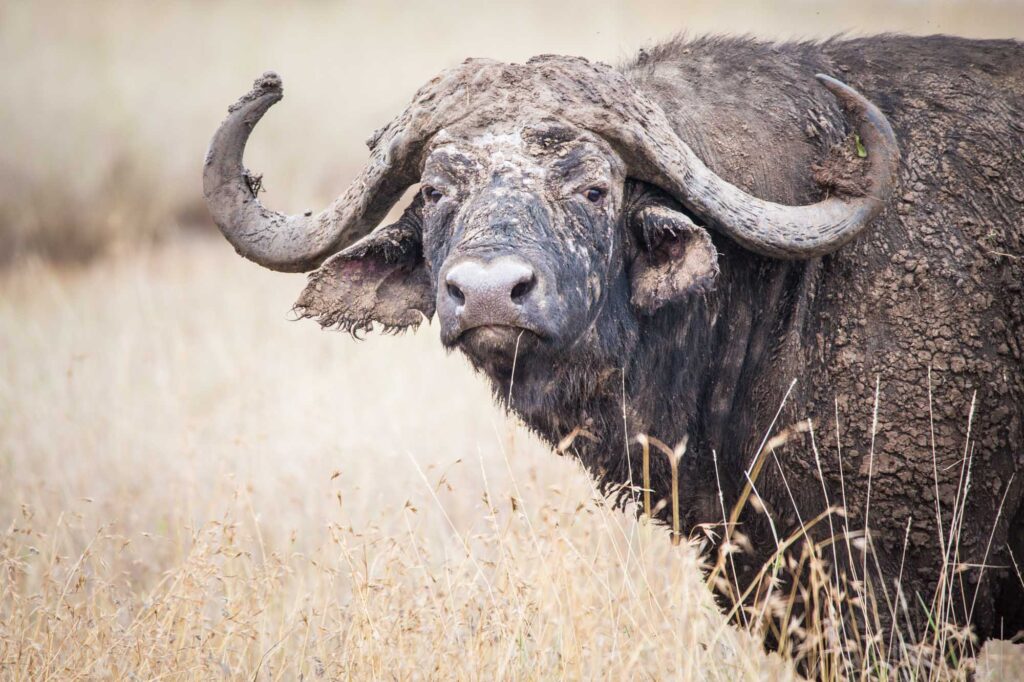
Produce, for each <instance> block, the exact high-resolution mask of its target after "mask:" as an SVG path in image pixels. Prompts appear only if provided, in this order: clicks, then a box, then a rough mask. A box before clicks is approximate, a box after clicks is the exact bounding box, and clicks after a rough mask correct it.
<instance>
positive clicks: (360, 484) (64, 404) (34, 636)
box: [0, 0, 1024, 681]
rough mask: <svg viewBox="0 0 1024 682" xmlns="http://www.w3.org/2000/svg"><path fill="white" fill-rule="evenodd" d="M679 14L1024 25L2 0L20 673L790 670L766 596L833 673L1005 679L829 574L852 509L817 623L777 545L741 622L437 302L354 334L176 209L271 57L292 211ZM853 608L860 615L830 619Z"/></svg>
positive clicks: (275, 200)
mask: <svg viewBox="0 0 1024 682" xmlns="http://www.w3.org/2000/svg"><path fill="white" fill-rule="evenodd" d="M682 29H687V30H690V31H693V32H696V33H699V32H704V31H710V30H717V31H727V32H732V33H742V32H748V31H755V32H757V33H759V34H761V35H766V36H769V37H791V36H798V37H806V36H808V35H812V36H814V35H816V36H823V35H829V34H832V33H835V32H838V31H840V30H843V29H852V30H855V31H861V32H868V31H877V30H911V31H913V32H918V33H925V32H934V31H950V32H956V33H961V34H966V35H990V36H1014V35H1016V36H1021V35H1024V8H1022V7H1021V6H1018V5H1015V4H1012V3H998V2H997V3H991V4H981V5H978V4H969V3H956V2H950V3H940V4H936V5H924V4H921V3H916V2H904V3H898V4H896V5H893V6H889V5H887V4H885V3H880V2H868V3H858V4H856V5H853V4H850V5H840V4H836V3H820V4H818V3H813V2H808V1H804V0H789V1H787V2H784V3H782V4H781V5H779V6H776V7H770V6H768V5H767V4H763V3H738V4H735V5H730V6H726V7H723V6H721V4H720V3H711V2H689V3H687V2H667V1H666V2H648V3H643V4H641V5H638V6H633V5H629V6H627V4H625V3H608V4H601V3H584V2H571V3H564V4H559V5H558V6H555V7H551V6H549V5H548V4H547V3H541V2H532V1H531V2H526V3H521V4H519V5H516V6H514V7H501V8H497V7H493V8H484V7H480V6H478V5H477V4H454V3H453V4H436V5H430V6H429V7H428V6H426V5H423V6H415V7H410V6H406V5H397V4H392V3H345V4H328V3H303V4H301V5H299V6H287V7H286V6H285V5H284V4H283V3H282V4H273V3H261V2H228V3H221V4H216V5H214V4H209V3H200V2H193V3H165V2H161V3H146V4H142V3H110V2H96V3H89V4H84V3H82V4H64V3H49V2H41V3H40V2H37V3H0V63H2V64H3V67H2V68H0V93H2V95H0V97H3V98H4V99H3V106H2V107H0V130H3V131H4V136H3V144H0V180H2V182H0V262H2V263H3V264H4V266H5V267H4V268H3V269H2V270H0V679H13V680H26V679H61V680H63V679H139V680H150V679H164V678H169V679H196V680H207V679H257V680H278V679H283V680H292V679H306V680H309V679H321V678H322V679H351V678H355V679H367V678H371V679H376V678H384V679H471V680H491V679H555V678H559V679H560V678H568V679H593V678H602V679H681V680H695V679H710V680H730V681H734V680H755V679H757V680H775V679H783V680H784V679H792V678H795V676H796V675H795V673H794V672H793V667H792V665H791V664H790V663H789V662H787V661H785V660H783V658H781V657H779V656H777V655H767V654H765V653H764V652H763V651H762V648H761V645H760V634H761V632H762V631H763V630H764V628H766V627H768V623H769V622H770V620H771V619H770V618H768V616H769V615H770V614H772V613H774V614H776V615H779V614H781V615H782V616H783V618H782V622H785V623H787V626H786V627H787V630H786V632H783V633H776V634H777V635H779V636H780V639H781V640H782V647H783V649H784V650H785V651H786V653H787V655H795V656H796V657H797V658H799V659H801V660H802V661H803V662H804V663H805V664H807V665H810V666H816V667H815V668H814V669H815V670H817V671H818V672H819V673H820V674H821V675H822V676H823V677H825V678H828V679H843V678H855V679H856V678H872V677H883V676H884V677H887V678H889V679H893V678H900V679H951V678H958V677H960V678H962V677H964V676H965V675H966V674H967V672H968V671H969V670H971V669H972V668H977V673H978V678H979V679H990V680H1001V679H1015V678H1017V679H1019V678H1020V677H1021V676H1022V668H1021V667H1020V666H1021V665H1022V663H1021V659H1022V658H1024V656H1021V654H1020V652H1019V650H1018V651H1014V649H1013V646H1012V645H1009V644H1003V643H998V644H995V645H990V646H989V647H987V649H986V651H985V655H984V656H983V657H982V662H981V663H979V664H977V665H976V664H975V662H974V661H973V659H971V658H970V657H966V656H964V654H965V653H971V652H972V651H973V649H972V645H971V643H970V641H969V639H967V638H965V636H964V633H962V632H959V631H957V630H955V629H954V628H950V627H948V626H945V625H943V624H942V623H940V622H936V623H935V624H934V627H933V628H929V629H928V630H926V631H925V632H918V633H911V632H909V629H908V628H900V629H899V630H898V631H890V630H888V629H885V628H882V627H881V626H878V625H877V624H874V623H876V622H877V620H878V619H877V616H876V613H878V612H879V611H883V610H888V609H892V610H893V611H894V612H899V610H900V609H901V608H903V607H902V606H901V604H900V599H901V597H900V595H899V594H890V595H886V594H876V592H875V590H874V589H869V588H866V587H864V586H859V585H856V584H841V583H837V582H835V578H834V576H832V575H831V574H829V573H828V571H827V569H826V568H825V563H823V561H822V558H828V557H829V556H831V553H832V551H833V548H834V547H838V548H839V550H840V551H846V542H847V538H846V537H844V536H843V535H842V526H843V517H842V515H841V514H835V515H833V516H830V517H823V518H821V519H818V520H817V521H816V522H817V523H822V524H834V526H835V528H836V535H837V538H839V540H838V541H837V543H836V544H835V545H833V546H823V547H814V548H810V549H808V550H807V551H805V553H804V554H803V555H802V560H803V561H804V563H805V565H806V566H807V567H809V574H810V576H811V577H810V578H809V580H808V582H807V584H805V585H804V586H803V587H802V589H804V590H805V591H806V592H807V594H814V595H817V597H818V599H817V601H816V602H815V603H816V608H815V609H814V610H812V612H811V614H809V615H808V616H807V617H806V618H804V619H802V620H800V619H792V618H787V617H786V612H787V609H789V608H790V607H791V605H792V603H793V601H794V598H793V595H792V594H791V593H790V592H788V591H787V590H788V588H786V587H785V586H784V585H782V584H780V583H777V582H775V581H774V580H773V578H774V577H776V576H777V574H778V572H779V571H780V570H781V569H782V568H783V567H784V564H783V562H781V561H773V562H770V563H769V564H768V565H767V566H766V567H765V572H764V578H765V579H764V581H763V582H762V583H760V585H759V589H760V591H761V596H762V599H760V600H759V601H758V603H757V604H756V605H755V606H753V607H751V608H748V609H744V610H738V609H733V614H732V615H734V616H735V618H734V619H733V624H730V623H729V621H728V619H727V618H726V615H724V614H723V613H722V612H721V610H720V609H719V607H717V606H716V605H715V603H714V601H713V599H712V597H711V592H710V590H709V587H708V586H709V583H710V584H716V585H718V586H720V587H722V588H723V589H726V590H728V589H729V588H728V585H729V584H730V581H731V573H730V561H729V555H728V554H726V555H723V556H721V557H712V558H711V559H710V560H709V561H708V563H707V565H704V566H701V562H700V560H699V559H698V553H697V551H696V549H695V548H694V547H693V546H691V545H690V544H689V543H687V542H683V543H681V544H679V545H678V546H675V545H673V544H672V543H671V542H669V534H668V532H667V531H666V529H664V528H660V527H657V528H655V527H651V526H650V525H648V524H647V523H645V522H644V521H643V520H640V521H636V520H634V517H633V515H631V514H630V513H623V512H622V511H617V510H613V509H610V508H609V507H608V506H607V504H606V503H604V502H603V501H602V500H601V498H600V496H598V495H597V493H596V491H595V490H594V488H593V486H592V484H591V482H590V479H589V478H588V477H587V476H586V475H585V474H584V472H583V471H582V470H581V469H580V467H579V466H578V465H577V464H576V463H575V462H573V461H572V460H571V459H569V458H564V457H559V456H556V455H554V454H552V453H551V451H550V449H549V448H547V447H545V446H544V445H543V444H541V443H539V442H538V441H537V440H536V439H534V438H533V437H532V436H530V435H529V434H528V433H527V432H526V431H525V430H524V429H522V428H521V427H520V426H518V425H517V424H516V423H515V422H514V421H512V420H510V419H509V418H508V417H507V416H506V415H505V414H504V413H503V411H502V410H501V409H499V408H497V407H495V406H494V405H493V401H492V398H491V396H490V394H489V391H488V389H487V387H486V385H485V384H484V382H483V380H482V379H480V378H479V377H474V376H473V375H472V373H471V372H470V370H469V369H468V368H467V366H466V364H465V362H464V361H463V360H462V359H461V358H459V357H458V356H454V355H453V356H449V355H446V354H445V353H444V352H443V351H442V350H441V349H440V345H439V343H438V341H437V329H436V327H425V328H423V329H422V330H421V331H420V332H418V333H415V334H407V335H404V336H399V337H388V336H371V337H370V338H368V339H367V340H365V341H363V342H359V343H357V342H354V341H352V340H351V339H349V338H348V337H346V336H344V335H340V334H328V333H322V332H320V331H319V330H318V329H317V328H316V326H315V325H314V324H312V323H310V322H291V321H290V319H291V316H292V315H291V313H290V308H291V305H292V303H293V301H294V298H295V296H296V295H297V293H298V291H299V288H300V287H301V284H302V279H301V278H297V277H295V276H287V275H279V274H274V273H269V272H266V271H263V270H261V269H259V268H257V267H256V266H253V265H251V264H249V263H246V262H244V261H242V260H241V259H239V258H238V257H237V256H235V255H234V254H233V253H231V250H230V248H229V247H228V246H227V245H226V244H225V243H223V242H222V241H219V240H218V241H214V240H209V239H205V238H201V237H199V236H197V233H196V232H182V231H181V230H180V229H177V228H179V227H188V226H196V227H197V228H198V229H200V230H208V229H209V226H208V225H207V222H206V221H207V218H206V216H205V213H204V210H203V207H202V204H201V201H200V198H199V177H200V167H201V161H202V155H203V152H204V149H205V144H206V142H207V140H208V138H209V135H210V134H211V133H212V131H213V129H214V126H215V125H216V123H217V122H218V121H219V120H220V118H221V116H222V114H223V112H224V109H225V108H226V106H227V104H228V103H229V102H230V101H231V100H232V99H233V98H235V97H236V96H237V95H239V94H241V92H243V91H244V90H245V89H246V88H247V87H248V85H249V83H250V81H251V80H252V78H253V77H254V76H256V75H257V74H258V73H259V72H261V71H262V70H264V69H267V68H275V69H277V70H279V71H280V72H281V73H282V75H283V76H284V78H285V84H286V92H287V96H286V99H285V101H284V102H283V103H282V104H280V105H278V107H276V108H275V111H274V113H272V114H270V115H269V116H268V117H267V120H266V121H265V122H264V123H263V124H261V127H260V131H259V133H258V134H257V135H256V137H255V138H254V140H253V144H252V149H251V151H250V153H249V154H248V156H247V163H248V165H249V166H250V167H251V168H254V169H258V170H263V171H266V185H267V187H268V189H269V193H268V194H267V195H266V196H267V197H268V202H269V203H271V204H272V205H275V206H278V207H281V208H289V209H292V210H294V209H297V208H302V207H305V206H307V205H308V206H316V205H321V204H324V203H326V201H327V200H329V198H331V197H332V196H333V195H334V194H336V193H337V192H338V190H339V188H340V187H342V186H343V185H344V183H345V182H346V181H347V180H348V179H349V178H350V177H351V175H352V173H353V171H354V169H355V168H356V167H357V166H358V164H359V163H361V161H362V160H363V159H364V158H365V148H364V147H363V146H362V141H363V140H364V139H365V138H366V137H367V136H368V135H369V133H370V132H372V131H373V129H374V128H376V127H378V126H380V125H381V124H382V123H384V122H385V121H386V120H387V119H388V118H389V117H390V116H392V115H394V113H396V112H397V111H398V110H399V108H400V107H401V106H402V105H403V104H404V103H405V102H406V101H407V100H408V98H409V97H410V96H411V93H412V92H413V91H414V90H415V88H416V87H418V86H419V85H420V84H422V83H423V82H425V81H426V80H427V79H429V78H430V77H431V76H432V75H434V74H435V73H436V72H437V71H438V70H440V69H441V68H444V67H445V66H448V65H451V64H453V63H456V62H457V61H459V60H461V59H462V58H464V57H466V56H492V57H497V58H503V59H517V60H521V59H524V58H526V57H528V56H530V55H531V54H535V53H541V52H562V53H575V54H585V55H588V56H592V57H596V58H601V59H605V60H608V61H615V60H616V59H618V58H620V57H622V56H624V55H627V54H629V53H630V52H631V51H633V50H635V49H636V48H637V47H639V46H640V45H643V44H644V43H649V42H651V41H653V40H656V39H659V38H663V37H665V36H666V35H668V34H670V33H672V32H674V31H676V30H682ZM171 236H174V237H176V238H175V239H174V240H171V239H169V237H171ZM156 242H166V243H156ZM67 261H74V262H75V263H77V264H75V265H69V264H68V263H67ZM883 409H884V406H883ZM967 417H968V415H967V414H966V413H965V415H964V418H965V419H967ZM791 426H793V425H781V424H780V425H778V428H777V429H776V430H775V431H774V432H773V433H772V434H769V435H772V436H778V434H780V433H782V434H786V433H791V432H792V429H791V430H788V431H787V429H786V427H791ZM798 428H801V427H799V426H798ZM784 437H785V436H784V435H783V436H782V438H784ZM820 437H821V438H823V439H824V438H825V435H824V434H821V436H820ZM777 442H779V439H778V438H777V439H775V440H774V441H771V440H770V441H769V443H770V444H774V443H777ZM671 445H672V446H673V447H675V445H676V444H671ZM818 445H819V446H820V448H821V451H822V457H832V456H835V454H834V452H833V450H832V449H830V445H829V444H827V443H825V444H823V443H819V444H818ZM635 447H642V445H641V444H636V445H635ZM647 447H648V450H649V453H650V456H651V457H656V456H657V457H663V456H666V455H665V454H664V453H663V452H662V449H667V450H669V452H672V449H671V448H668V447H667V446H664V445H662V444H657V443H654V444H652V443H650V442H649V443H648V446H647ZM672 454H673V456H674V455H675V454H677V453H672ZM764 456H765V460H764V461H765V462H766V466H771V465H772V464H771V460H770V458H771V457H772V456H774V453H773V451H772V450H771V449H770V448H766V449H765V451H764ZM638 475H641V473H640V472H638ZM638 499H641V500H642V496H638ZM833 502H835V503H836V504H837V506H841V505H840V504H839V501H833ZM748 503H749V504H755V505H756V504H757V500H756V494H752V495H751V497H750V501H749V502H748ZM731 511H732V510H724V515H728V514H729V513H731ZM805 521H806V522H807V523H813V522H815V519H805ZM709 531H710V532H721V528H715V529H709ZM796 539H798V538H780V544H782V545H785V543H786V542H788V541H793V540H796ZM849 542H850V543H857V542H863V538H860V537H858V536H857V534H856V533H853V534H852V537H850V538H849ZM726 547H727V548H728V549H729V550H730V551H731V550H733V549H742V547H743V538H742V536H741V535H737V536H734V537H733V538H732V542H730V543H727V545H726ZM937 551H938V550H937ZM950 570H951V571H953V570H955V566H951V569H950ZM942 599H943V595H941V594H940V595H939V598H938V599H937V600H936V602H937V603H936V604H934V605H929V606H930V607H931V608H932V609H933V611H934V612H935V613H936V614H938V613H941V612H942V611H943V608H944V604H942V603H941V602H942ZM904 601H905V600H904ZM908 608H915V605H913V604H910V605H909V607H908ZM851 609H856V610H857V611H858V612H859V613H861V614H863V617H862V619H861V620H862V621H864V622H867V623H868V632H867V633H866V634H867V636H866V637H864V636H862V635H863V634H865V633H850V632H847V631H846V630H844V629H843V628H842V627H841V626H840V625H839V624H838V623H839V620H838V615H839V614H841V613H847V612H849V611H850V610H851ZM937 621H938V619H937ZM790 635H800V638H799V640H800V641H803V642H805V643H804V644H799V645H798V644H797V641H798V638H794V637H791V636H790Z"/></svg>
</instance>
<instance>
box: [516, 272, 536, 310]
mask: <svg viewBox="0 0 1024 682" xmlns="http://www.w3.org/2000/svg"><path fill="white" fill-rule="evenodd" d="M536 283H537V278H536V277H532V276H531V277H530V279H527V280H524V281H522V282H520V283H519V284H517V285H515V286H514V287H512V300H513V301H515V302H516V303H521V302H522V300H523V299H524V298H526V295H527V294H529V293H530V292H531V291H532V290H533V287H534V285H535V284H536Z"/></svg>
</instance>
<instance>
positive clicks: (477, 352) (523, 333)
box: [455, 324, 544, 376]
mask: <svg viewBox="0 0 1024 682" xmlns="http://www.w3.org/2000/svg"><path fill="white" fill-rule="evenodd" d="M543 343H544V339H543V337H541V336H540V335H539V334H538V333H537V332H535V331H533V330H530V329H526V328H525V327H516V326H511V325H504V324H489V325H482V326H479V327H473V328H472V329H467V330H466V331H464V332H462V334H460V335H459V337H458V339H456V341H455V345H456V346H458V347H459V349H461V350H462V352H464V353H465V354H466V355H468V356H469V357H470V358H471V359H472V360H473V361H474V362H475V363H476V364H478V365H480V366H481V367H483V368H484V369H486V370H488V371H489V372H492V373H494V374H496V375H498V376H501V375H509V376H510V375H511V372H512V368H513V366H514V365H515V363H516V361H517V359H519V360H521V359H522V358H523V357H524V356H526V355H531V354H533V353H534V352H535V351H536V350H537V349H538V348H539V347H540V346H541V345H542V344H543Z"/></svg>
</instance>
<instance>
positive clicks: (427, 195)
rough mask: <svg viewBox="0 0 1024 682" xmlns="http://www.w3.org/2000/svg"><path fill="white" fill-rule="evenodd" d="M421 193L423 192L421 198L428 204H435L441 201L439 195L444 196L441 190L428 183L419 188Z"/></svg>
mask: <svg viewBox="0 0 1024 682" xmlns="http://www.w3.org/2000/svg"><path fill="white" fill-rule="evenodd" d="M421 193H422V194H423V200H424V201H426V202H427V203H428V204H436V203H437V202H439V201H441V197H443V196H444V193H443V192H442V191H441V190H439V189H437V188H436V187H431V186H430V185H427V186H426V187H424V188H423V189H422V190H421Z"/></svg>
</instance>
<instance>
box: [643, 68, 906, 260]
mask: <svg viewBox="0 0 1024 682" xmlns="http://www.w3.org/2000/svg"><path fill="white" fill-rule="evenodd" d="M817 78H818V80H819V81H820V82H821V83H822V85H824V86H825V87H826V88H827V89H828V90H829V91H830V92H831V93H832V94H833V95H835V97H836V99H838V100H839V103H840V104H841V105H842V107H843V109H844V110H845V111H846V113H847V116H849V117H850V119H851V120H852V121H854V122H856V128H857V133H858V134H859V136H860V139H861V142H862V144H863V145H864V147H865V148H866V150H867V152H868V161H867V163H868V167H867V172H866V178H867V181H868V183H869V184H868V190H867V192H866V193H865V195H864V196H857V197H838V196H832V197H829V198H826V199H824V200H822V201H819V202H817V203H814V204H809V205H806V206H786V205H782V204H776V203H773V202H770V201H765V200H763V199H758V198H757V197H754V196H751V195H750V194H747V193H746V192H744V191H743V190H741V189H740V188H738V187H736V186H735V185H732V184H730V183H729V182H726V181H725V180H723V179H722V178H721V177H719V176H718V175H716V174H715V173H714V172H712V171H711V170H710V169H709V168H708V167H707V166H705V165H704V163H703V162H702V161H701V160H700V159H699V158H697V156H696V155H695V154H694V153H693V152H692V151H691V150H690V148H689V147H687V146H686V144H685V143H684V142H683V141H682V140H680V139H679V138H678V137H676V136H673V138H674V140H673V142H675V144H674V145H672V146H673V147H675V149H674V151H675V152H676V154H677V159H676V160H675V162H674V163H672V164H670V167H671V168H672V169H673V170H675V169H680V170H683V172H682V173H678V172H671V173H670V174H669V175H670V176H671V177H665V178H662V179H663V180H664V181H667V182H665V183H664V184H672V185H675V187H672V189H674V190H675V191H674V192H673V193H674V194H676V195H677V197H678V198H679V199H680V200H681V201H682V202H683V203H684V204H686V205H688V206H689V207H690V208H691V209H692V210H693V211H694V212H695V213H697V214H698V215H700V216H701V217H703V218H705V219H706V220H707V221H708V222H709V223H711V224H712V226H713V227H715V228H716V229H717V230H718V231H720V232H722V233H724V234H727V235H729V236H730V237H731V238H732V239H734V240H736V241H737V242H739V243H740V244H742V245H743V246H744V247H746V248H747V249H749V250H750V251H753V252H755V253H759V254H761V255H764V256H770V257H773V258H782V259H803V258H814V257H816V256H823V255H825V254H827V253H831V252H833V251H835V250H836V249H838V248H840V247H841V246H843V245H844V244H847V243H848V242H850V241H851V240H853V239H855V238H856V237H857V236H858V235H859V234H860V233H861V232H862V231H863V230H864V228H865V227H867V225H868V224H869V223H870V221H871V219H872V218H874V217H875V216H876V215H878V213H879V212H880V211H881V210H882V209H883V208H884V207H885V202H886V200H887V199H888V198H889V196H890V195H891V194H892V191H893V187H894V186H895V183H896V174H897V170H898V166H899V149H898V147H897V145H896V137H895V135H894V134H893V131H892V127H891V126H890V125H889V121H888V120H886V118H885V115H884V114H882V112H881V111H879V110H878V107H876V106H875V105H874V104H872V103H871V102H869V101H868V100H867V99H866V98H865V97H864V96H863V95H861V94H860V93H858V92H857V91H856V90H854V89H853V88H851V87H850V86H848V85H846V84H844V83H842V82H840V81H838V80H836V79H834V78H830V77H829V76H825V75H822V74H818V75H817ZM659 165H661V164H659ZM673 181H674V182H673ZM659 184H663V183H659Z"/></svg>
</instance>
